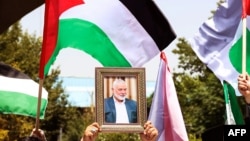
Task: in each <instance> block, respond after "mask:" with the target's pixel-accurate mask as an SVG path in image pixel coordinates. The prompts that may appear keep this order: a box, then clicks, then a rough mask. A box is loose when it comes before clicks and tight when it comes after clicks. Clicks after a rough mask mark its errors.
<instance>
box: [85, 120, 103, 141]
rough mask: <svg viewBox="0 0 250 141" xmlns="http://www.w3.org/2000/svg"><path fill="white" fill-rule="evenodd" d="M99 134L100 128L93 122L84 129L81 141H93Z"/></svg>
mask: <svg viewBox="0 0 250 141" xmlns="http://www.w3.org/2000/svg"><path fill="white" fill-rule="evenodd" d="M99 132H101V128H100V126H99V124H98V123H97V122H94V123H92V124H91V125H89V126H88V127H87V128H86V130H85V131H84V133H83V137H82V139H81V141H94V140H95V139H96V137H97V136H98V133H99Z"/></svg>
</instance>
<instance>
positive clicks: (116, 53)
mask: <svg viewBox="0 0 250 141" xmlns="http://www.w3.org/2000/svg"><path fill="white" fill-rule="evenodd" d="M175 38H176V35H175V33H174V31H173V30H172V28H171V26H170V24H169V22H168V21H167V19H166V18H165V17H164V15H163V14H162V13H161V11H160V10H159V9H158V8H157V6H156V5H155V3H154V2H153V1H151V0H87V1H84V3H83V1H82V0H70V1H65V0H46V2H45V25H44V35H43V48H42V55H41V62H40V78H43V77H44V75H47V74H48V72H49V69H50V67H51V65H52V64H53V63H54V61H55V60H56V57H57V55H58V54H59V52H60V51H61V50H62V49H65V48H68V47H70V48H74V49H77V50H79V51H83V52H85V53H87V54H89V55H91V56H92V57H93V58H95V59H97V60H98V61H99V62H100V63H101V64H102V65H103V66H105V67H112V66H115V67H140V66H142V65H143V64H144V63H146V62H147V61H149V60H150V59H152V58H153V57H154V56H156V55H157V54H159V53H160V51H162V50H163V49H164V48H166V47H167V46H168V45H169V44H170V43H171V42H172V41H173V40H174V39H175Z"/></svg>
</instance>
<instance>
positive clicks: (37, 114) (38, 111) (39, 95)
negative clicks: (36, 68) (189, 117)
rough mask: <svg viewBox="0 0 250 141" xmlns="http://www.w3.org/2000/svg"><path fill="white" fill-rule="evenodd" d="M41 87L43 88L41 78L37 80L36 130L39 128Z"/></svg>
mask: <svg viewBox="0 0 250 141" xmlns="http://www.w3.org/2000/svg"><path fill="white" fill-rule="evenodd" d="M42 88H43V79H40V80H39V90H38V99H37V112H36V126H35V129H36V131H37V130H38V129H39V120H40V109H41V99H42Z"/></svg>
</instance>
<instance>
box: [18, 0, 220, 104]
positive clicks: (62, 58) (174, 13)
mask: <svg viewBox="0 0 250 141" xmlns="http://www.w3.org/2000/svg"><path fill="white" fill-rule="evenodd" d="M155 2H156V4H157V5H158V7H159V8H160V10H161V11H162V13H163V14H164V15H165V16H166V18H167V19H168V20H169V22H170V23H171V25H172V27H173V29H174V31H175V32H176V34H177V38H176V40H174V41H173V42H172V43H171V44H170V45H169V46H168V47H167V48H166V49H165V50H164V52H165V54H166V56H167V59H168V63H169V67H170V70H172V71H173V70H176V69H177V65H178V58H177V56H176V55H174V54H173V53H172V50H173V49H174V48H175V47H176V43H177V39H178V38H180V37H185V38H186V39H187V38H190V37H192V36H193V35H194V34H195V32H196V31H197V30H198V28H199V26H200V25H201V24H202V23H203V22H204V21H206V20H207V19H208V18H209V17H210V16H212V14H211V11H212V10H216V8H217V5H216V3H217V2H218V0H156V1H155ZM43 18H44V5H43V6H41V7H39V8H37V9H36V10H34V11H33V12H31V13H29V14H27V15H26V16H25V17H23V18H22V20H21V24H22V27H23V30H24V31H28V32H29V33H31V34H36V35H38V36H42V32H43ZM159 62H160V56H156V57H154V58H153V59H152V60H150V61H149V62H148V63H146V64H145V65H144V66H143V67H145V68H146V80H147V81H148V82H154V81H155V80H156V78H157V73H158V67H159ZM54 66H55V67H57V66H60V69H61V76H62V77H71V76H72V75H78V76H81V77H84V78H90V79H93V78H94V75H95V74H94V72H95V67H101V64H100V63H99V62H97V61H96V60H94V59H93V58H92V57H90V56H89V55H87V54H84V53H80V52H77V51H75V50H73V49H68V50H65V51H64V52H61V53H60V54H59V56H58V57H57V61H56V62H55V65H54ZM81 84H82V86H85V87H86V88H87V87H88V86H87V85H84V83H81ZM70 85H72V84H67V83H65V84H64V86H65V87H66V88H68V90H69V89H71V90H72V89H74V90H76V89H78V90H79V89H80V87H81V86H79V87H78V86H76V87H71V86H70ZM75 85H76V84H75ZM92 86H94V85H92ZM147 87H148V89H151V88H152V86H147ZM149 87H150V88H149ZM77 95H79V93H78V92H75V93H72V95H71V97H69V98H71V101H72V102H73V103H74V102H75V103H79V102H82V101H85V104H86V103H89V102H90V99H89V95H87V94H86V93H85V95H84V97H79V98H78V99H77V98H76V99H75V98H73V97H77ZM80 95H81V94H80Z"/></svg>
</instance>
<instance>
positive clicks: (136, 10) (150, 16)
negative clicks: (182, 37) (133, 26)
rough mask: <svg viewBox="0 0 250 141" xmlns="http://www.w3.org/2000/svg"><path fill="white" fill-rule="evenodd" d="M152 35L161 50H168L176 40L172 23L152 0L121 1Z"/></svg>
mask: <svg viewBox="0 0 250 141" xmlns="http://www.w3.org/2000/svg"><path fill="white" fill-rule="evenodd" d="M120 1H121V2H122V3H123V4H124V5H125V6H126V7H127V8H128V9H129V11H130V12H131V13H132V14H133V15H134V16H135V17H136V19H137V20H138V21H139V23H140V24H141V25H142V26H143V27H144V29H145V30H146V31H147V32H148V33H149V34H150V36H151V37H152V38H153V40H154V41H155V43H156V44H157V46H158V48H159V50H161V51H162V50H163V49H164V48H166V47H167V46H168V45H169V44H170V43H171V42H172V41H173V40H174V39H175V38H176V34H175V32H174V31H173V29H172V27H171V25H170V23H169V22H168V20H167V19H166V18H165V16H164V15H163V14H162V12H161V11H160V9H159V8H158V7H157V5H156V4H155V3H154V2H153V1H152V0H120Z"/></svg>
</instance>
